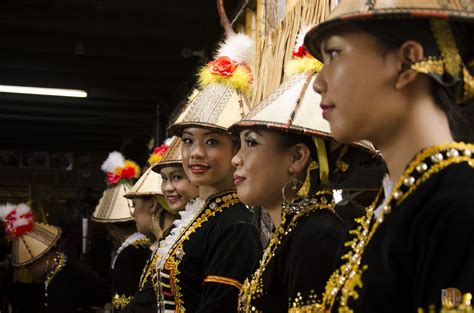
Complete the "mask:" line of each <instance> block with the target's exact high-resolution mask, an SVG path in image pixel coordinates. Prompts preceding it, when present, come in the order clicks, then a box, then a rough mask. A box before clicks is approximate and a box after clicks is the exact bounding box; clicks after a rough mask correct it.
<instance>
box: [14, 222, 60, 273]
mask: <svg viewBox="0 0 474 313" xmlns="http://www.w3.org/2000/svg"><path fill="white" fill-rule="evenodd" d="M59 237H61V229H60V228H58V227H55V226H52V225H48V224H43V223H35V224H34V226H33V230H32V231H31V232H28V233H26V234H24V235H22V236H20V237H18V238H16V239H15V240H13V247H12V264H13V266H23V265H26V264H29V263H31V262H33V261H36V260H38V259H39V258H40V257H42V256H43V255H44V254H46V253H47V252H48V251H49V250H51V248H52V247H54V245H55V244H56V242H57V241H58V239H59Z"/></svg>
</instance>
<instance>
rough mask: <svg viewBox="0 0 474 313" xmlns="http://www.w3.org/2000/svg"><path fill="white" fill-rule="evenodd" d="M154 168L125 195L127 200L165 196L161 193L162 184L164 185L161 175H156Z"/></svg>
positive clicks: (150, 168) (147, 171)
mask: <svg viewBox="0 0 474 313" xmlns="http://www.w3.org/2000/svg"><path fill="white" fill-rule="evenodd" d="M152 168H153V167H151V166H150V167H149V168H148V169H147V170H146V171H145V173H143V175H142V176H141V177H140V179H139V180H138V181H137V182H136V183H135V185H133V186H132V188H131V189H130V191H129V192H128V193H127V194H126V195H125V197H126V198H133V197H140V196H153V195H163V192H162V191H161V184H162V183H163V180H162V178H161V175H160V174H158V173H155V172H154V171H153V169H152Z"/></svg>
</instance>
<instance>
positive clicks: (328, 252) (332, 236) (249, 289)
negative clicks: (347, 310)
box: [239, 192, 346, 313]
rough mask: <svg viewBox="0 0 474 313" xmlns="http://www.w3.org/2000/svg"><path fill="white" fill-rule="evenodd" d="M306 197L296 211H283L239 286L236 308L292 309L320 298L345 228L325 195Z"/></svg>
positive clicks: (258, 310) (241, 310) (265, 310)
mask: <svg viewBox="0 0 474 313" xmlns="http://www.w3.org/2000/svg"><path fill="white" fill-rule="evenodd" d="M311 201H312V202H314V203H312V204H308V205H303V206H302V207H301V208H300V210H299V211H297V212H289V211H286V212H285V211H283V214H282V223H281V225H280V226H279V227H278V229H277V230H276V232H275V234H274V236H273V238H272V239H271V240H270V244H269V246H268V247H267V249H266V250H265V252H264V257H263V258H262V259H261V261H260V266H259V267H258V268H257V270H256V271H255V273H254V274H253V275H252V277H251V278H249V279H248V280H247V281H246V282H245V284H244V288H243V291H242V293H241V295H240V302H239V311H240V312H275V313H277V312H289V311H290V312H292V311H296V312H297V310H298V309H300V308H301V307H304V306H307V305H309V304H312V303H315V302H316V301H317V300H318V297H320V296H321V294H322V292H323V291H324V287H325V285H326V281H327V280H328V278H329V276H330V275H331V273H332V272H333V271H334V269H335V264H336V261H337V255H338V251H339V249H340V247H341V245H342V244H343V243H344V239H345V238H346V228H345V226H344V223H343V221H342V220H341V218H339V217H338V216H337V215H336V214H335V212H334V211H333V210H332V207H333V205H332V203H331V201H332V195H331V194H330V193H325V192H324V193H320V194H318V195H317V196H315V197H314V198H312V200H311Z"/></svg>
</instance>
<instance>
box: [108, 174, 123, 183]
mask: <svg viewBox="0 0 474 313" xmlns="http://www.w3.org/2000/svg"><path fill="white" fill-rule="evenodd" d="M120 179H121V177H120V176H119V175H116V174H114V173H107V184H109V185H113V184H116V183H118V182H119V181H120Z"/></svg>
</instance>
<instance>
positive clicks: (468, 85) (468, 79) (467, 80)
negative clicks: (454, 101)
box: [462, 67, 474, 101]
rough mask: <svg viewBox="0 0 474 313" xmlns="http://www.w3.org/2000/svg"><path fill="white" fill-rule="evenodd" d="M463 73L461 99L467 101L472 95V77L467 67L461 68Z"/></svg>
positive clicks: (473, 90) (473, 87) (473, 79)
mask: <svg viewBox="0 0 474 313" xmlns="http://www.w3.org/2000/svg"><path fill="white" fill-rule="evenodd" d="M462 73H463V80H464V94H463V100H464V101H467V100H469V99H471V98H472V97H474V77H472V75H471V73H470V72H469V70H468V69H467V68H465V67H464V68H463V69H462Z"/></svg>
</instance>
